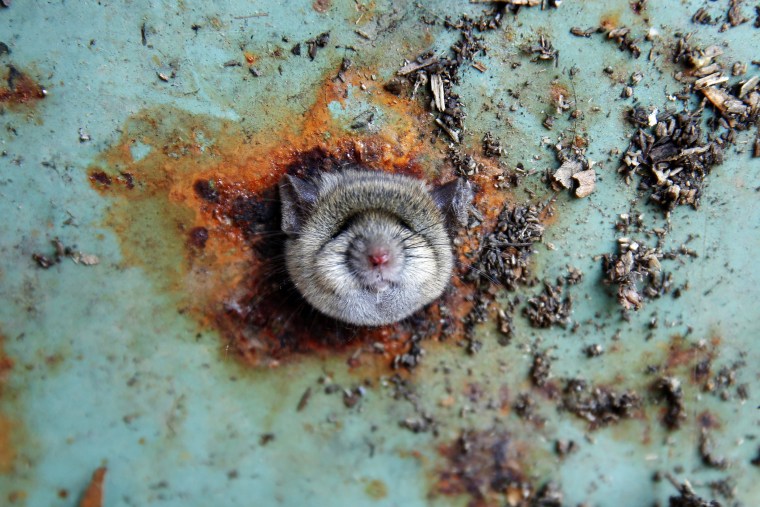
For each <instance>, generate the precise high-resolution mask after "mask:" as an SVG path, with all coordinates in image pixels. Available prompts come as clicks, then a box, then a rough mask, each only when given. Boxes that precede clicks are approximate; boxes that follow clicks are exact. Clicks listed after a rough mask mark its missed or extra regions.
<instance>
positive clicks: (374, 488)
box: [364, 479, 388, 500]
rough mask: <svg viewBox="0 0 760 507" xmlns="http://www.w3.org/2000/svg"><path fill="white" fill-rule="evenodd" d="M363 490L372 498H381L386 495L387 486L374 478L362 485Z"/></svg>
mask: <svg viewBox="0 0 760 507" xmlns="http://www.w3.org/2000/svg"><path fill="white" fill-rule="evenodd" d="M364 492H365V493H367V496H368V497H370V498H372V499H373V500H382V499H383V498H385V497H387V496H388V486H386V485H385V483H384V482H383V481H381V480H379V479H374V480H371V481H368V482H367V485H366V486H365V487H364Z"/></svg>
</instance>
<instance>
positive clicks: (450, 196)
mask: <svg viewBox="0 0 760 507" xmlns="http://www.w3.org/2000/svg"><path fill="white" fill-rule="evenodd" d="M430 195H432V196H433V201H434V202H435V204H436V205H437V206H438V209H440V210H441V212H442V213H443V214H444V216H445V217H446V221H447V222H448V223H449V225H453V226H456V225H459V226H462V227H464V226H465V225H467V215H468V214H469V213H468V212H469V209H470V203H471V202H472V196H473V194H472V185H470V182H469V181H467V180H465V179H462V178H457V179H455V180H453V181H450V182H448V183H446V184H445V185H441V186H440V187H436V188H434V189H433V190H432V191H431V192H430Z"/></svg>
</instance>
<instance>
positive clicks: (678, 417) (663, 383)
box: [654, 377, 686, 430]
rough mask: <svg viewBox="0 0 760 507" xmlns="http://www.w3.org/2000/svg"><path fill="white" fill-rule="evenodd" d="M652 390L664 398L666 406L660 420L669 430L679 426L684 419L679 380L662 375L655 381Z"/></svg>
mask: <svg viewBox="0 0 760 507" xmlns="http://www.w3.org/2000/svg"><path fill="white" fill-rule="evenodd" d="M654 390H655V392H657V393H658V394H660V395H662V396H663V397H664V398H665V402H666V403H667V406H668V408H667V411H666V412H665V415H664V416H663V418H662V422H663V423H664V424H665V426H666V427H667V428H668V429H670V430H675V429H678V428H680V427H681V423H682V422H683V421H685V420H686V410H685V408H684V405H683V389H681V382H680V381H679V380H678V379H677V378H675V377H662V378H660V379H658V380H657V382H655V384H654Z"/></svg>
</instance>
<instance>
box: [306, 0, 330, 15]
mask: <svg viewBox="0 0 760 507" xmlns="http://www.w3.org/2000/svg"><path fill="white" fill-rule="evenodd" d="M311 7H312V9H314V10H315V11H317V12H319V13H325V12H327V11H329V10H330V7H332V0H314V1H313V2H312V3H311Z"/></svg>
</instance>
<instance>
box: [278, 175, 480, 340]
mask: <svg viewBox="0 0 760 507" xmlns="http://www.w3.org/2000/svg"><path fill="white" fill-rule="evenodd" d="M455 183H456V185H457V187H456V188H454V187H451V186H449V187H441V189H442V190H439V193H431V192H429V191H428V189H427V187H426V186H425V184H424V183H423V182H422V181H420V180H416V179H414V178H409V177H406V176H400V175H392V174H386V173H379V172H370V171H353V170H349V171H344V172H342V173H331V174H323V175H322V177H321V178H320V179H318V180H314V181H304V180H299V179H296V178H293V177H289V176H287V177H286V178H284V179H283V182H282V183H281V185H280V196H281V199H282V204H283V208H282V211H283V213H282V215H283V231H284V232H286V233H287V234H288V236H289V239H288V240H287V242H286V247H285V257H286V267H287V270H288V274H289V275H290V278H291V280H292V281H293V283H294V285H295V286H296V288H297V289H298V291H299V292H300V293H301V294H302V295H303V296H304V298H305V299H306V300H307V301H308V302H309V303H310V304H311V305H312V306H314V307H315V308H316V309H318V310H319V311H321V312H323V313H325V314H327V315H329V316H331V317H333V318H336V319H338V320H342V321H344V322H348V323H351V324H357V325H365V326H376V325H383V324H389V323H392V322H396V321H398V320H401V319H403V318H405V317H407V316H408V315H410V314H411V313H413V312H415V311H416V310H418V309H420V308H421V307H422V306H424V305H426V304H428V303H430V302H431V301H433V300H434V299H436V298H438V297H439V296H440V295H441V293H442V292H443V290H444V289H445V288H446V286H447V285H448V283H449V279H450V277H451V270H452V265H453V256H452V252H451V241H450V239H449V236H448V232H447V230H446V220H447V216H448V215H447V214H446V212H445V211H442V208H441V207H439V204H437V203H436V197H437V196H438V197H439V196H440V195H444V197H446V198H447V199H445V200H446V201H447V202H448V209H454V206H453V205H452V203H453V202H454V200H455V199H454V197H457V198H458V199H459V201H461V202H464V203H466V204H467V205H469V200H470V198H471V193H470V190H469V186H463V185H462V184H460V183H457V182H455ZM457 188H458V189H459V191H458V192H457ZM445 209H446V208H445Z"/></svg>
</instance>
